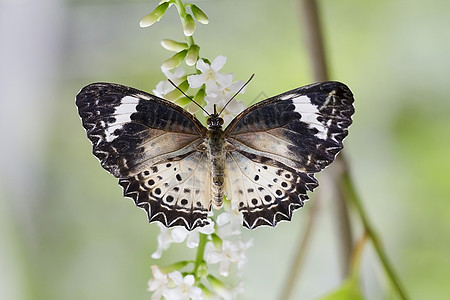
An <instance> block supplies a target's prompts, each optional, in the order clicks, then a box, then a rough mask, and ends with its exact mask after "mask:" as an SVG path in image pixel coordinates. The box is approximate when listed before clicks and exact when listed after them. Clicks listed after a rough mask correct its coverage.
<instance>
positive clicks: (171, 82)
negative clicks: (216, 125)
mask: <svg viewBox="0 0 450 300" xmlns="http://www.w3.org/2000/svg"><path fill="white" fill-rule="evenodd" d="M167 80H168V81H169V82H170V84H172V85H173V86H174V87H175V88H176V89H177V90H179V91H180V92H181V93H182V94H183V95H184V96H186V98H188V99H189V100H191V101H192V102H194V103H195V104H196V105H197V106H198V107H200V109H201V110H203V111H204V112H205V113H206V114H207V115H208V116H209V117H211V115H210V114H209V112H207V111H206V110H205V109H204V108H203V107H202V106H201V105H200V104H198V103H197V102H195V101H194V99H192V98H191V97H189V96H188V95H186V93H185V92H183V91H182V90H181V89H180V88H179V87H178V86H177V85H176V84H175V83H174V82H173V81H172V80H170V79H167Z"/></svg>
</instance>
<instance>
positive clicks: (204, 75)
mask: <svg viewBox="0 0 450 300" xmlns="http://www.w3.org/2000/svg"><path fill="white" fill-rule="evenodd" d="M226 60H227V59H226V57H225V56H221V55H220V56H218V57H216V58H215V59H214V60H213V61H212V63H211V64H209V63H207V62H205V61H204V60H203V59H199V60H198V61H197V63H196V69H197V70H198V72H199V74H192V75H188V76H186V75H185V71H184V70H183V69H182V68H180V67H177V68H176V69H174V70H173V71H170V70H165V69H164V68H163V69H162V71H163V73H164V75H166V77H167V78H168V79H170V80H171V81H172V82H174V83H175V84H177V85H178V86H179V88H180V89H182V90H187V88H191V89H198V90H197V93H196V94H195V96H194V101H195V102H197V103H198V104H204V109H205V111H206V112H208V113H209V114H212V113H213V112H214V106H216V109H217V111H218V112H220V111H221V110H222V109H223V108H224V107H225V105H226V104H227V102H228V100H230V99H231V98H232V97H233V96H234V94H235V93H237V92H238V91H239V89H241V88H242V87H243V85H244V82H243V81H241V80H238V81H233V80H234V74H233V73H230V74H226V73H221V72H219V71H220V70H221V69H222V68H223V66H224V65H225V62H226ZM244 92H245V89H242V90H240V91H239V93H244ZM153 93H155V95H157V96H160V97H164V98H165V99H168V100H172V101H174V102H175V103H177V104H179V105H181V106H184V107H186V109H187V110H188V111H189V112H191V113H195V112H197V111H198V110H199V108H198V106H197V105H196V104H195V103H193V102H192V101H191V100H190V99H187V98H186V97H184V96H183V94H181V92H179V91H178V90H176V89H175V87H174V86H173V85H172V84H170V83H169V82H168V81H167V80H164V81H161V82H159V83H158V85H157V86H156V89H154V90H153ZM244 109H245V105H244V103H243V102H242V101H238V100H236V101H232V102H230V103H228V104H227V105H226V107H225V109H224V110H223V111H222V114H221V117H222V118H223V119H224V123H225V124H228V123H229V122H230V121H231V119H232V118H233V117H234V116H236V115H237V114H238V113H240V112H241V111H242V110H244ZM206 112H205V115H206Z"/></svg>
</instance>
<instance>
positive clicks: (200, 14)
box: [191, 4, 209, 24]
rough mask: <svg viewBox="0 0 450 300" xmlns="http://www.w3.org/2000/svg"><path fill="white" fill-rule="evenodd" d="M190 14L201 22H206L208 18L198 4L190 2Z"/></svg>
mask: <svg viewBox="0 0 450 300" xmlns="http://www.w3.org/2000/svg"><path fill="white" fill-rule="evenodd" d="M191 10H192V14H193V15H194V17H195V18H196V19H197V21H199V22H200V23H202V24H208V23H209V19H208V16H207V15H206V14H205V13H204V12H203V11H202V10H201V9H200V8H198V6H196V5H194V4H192V5H191Z"/></svg>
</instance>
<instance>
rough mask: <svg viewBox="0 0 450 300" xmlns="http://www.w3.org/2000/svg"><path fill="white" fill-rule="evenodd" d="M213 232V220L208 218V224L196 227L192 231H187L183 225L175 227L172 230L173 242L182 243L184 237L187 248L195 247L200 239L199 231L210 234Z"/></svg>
mask: <svg viewBox="0 0 450 300" xmlns="http://www.w3.org/2000/svg"><path fill="white" fill-rule="evenodd" d="M213 232H214V222H213V221H212V220H210V222H209V224H208V225H205V226H203V227H197V228H195V229H194V230H192V231H188V230H187V229H186V228H184V227H176V228H174V229H173V230H172V236H173V238H174V240H175V243H182V242H183V241H184V240H185V239H186V246H188V247H189V248H197V247H198V243H199V241H200V235H199V233H203V234H211V233H213Z"/></svg>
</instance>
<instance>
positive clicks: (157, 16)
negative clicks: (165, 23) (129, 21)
mask: <svg viewBox="0 0 450 300" xmlns="http://www.w3.org/2000/svg"><path fill="white" fill-rule="evenodd" d="M169 5H170V3H169V2H164V3H161V4H160V5H158V6H157V7H156V8H155V10H153V11H152V12H151V13H150V14H148V15H146V16H145V17H143V18H142V19H141V21H140V22H139V26H141V27H148V26H151V25H152V24H153V23H155V22H158V21H159V20H161V18H162V16H164V13H165V12H166V10H167V8H168V7H169Z"/></svg>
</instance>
